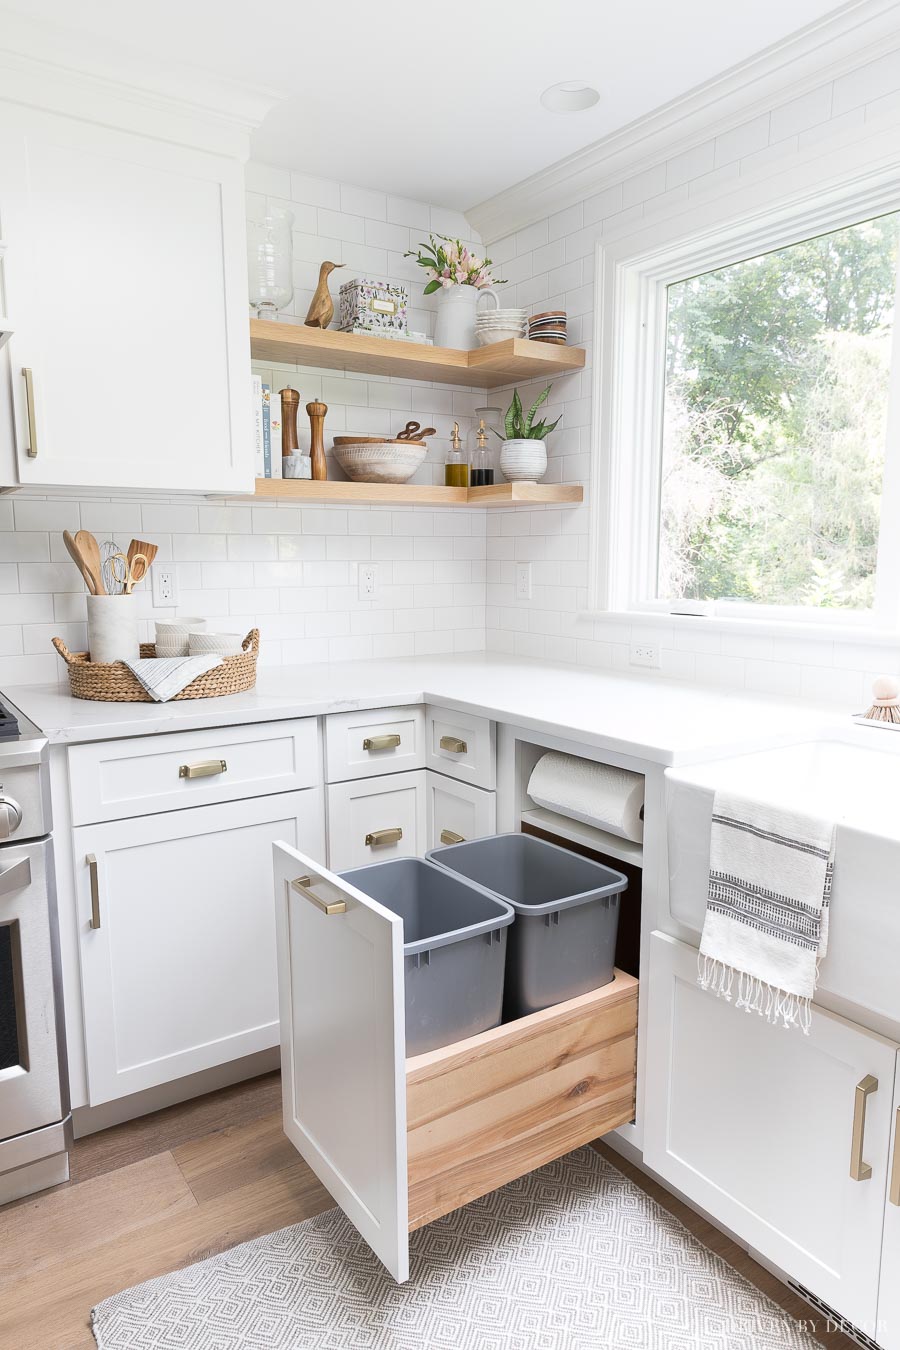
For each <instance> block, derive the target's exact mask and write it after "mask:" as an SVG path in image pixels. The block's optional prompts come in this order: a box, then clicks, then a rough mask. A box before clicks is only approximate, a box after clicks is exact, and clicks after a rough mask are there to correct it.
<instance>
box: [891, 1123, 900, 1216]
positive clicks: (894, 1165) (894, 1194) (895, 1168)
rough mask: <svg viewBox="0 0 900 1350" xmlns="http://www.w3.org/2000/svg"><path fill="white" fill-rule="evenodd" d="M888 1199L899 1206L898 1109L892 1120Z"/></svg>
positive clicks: (899, 1155)
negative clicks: (892, 1140)
mask: <svg viewBox="0 0 900 1350" xmlns="http://www.w3.org/2000/svg"><path fill="white" fill-rule="evenodd" d="M888 1199H889V1200H890V1202H891V1204H892V1205H900V1107H898V1109H897V1116H896V1119H895V1120H894V1152H893V1156H892V1158H891V1189H890V1191H889V1192H888Z"/></svg>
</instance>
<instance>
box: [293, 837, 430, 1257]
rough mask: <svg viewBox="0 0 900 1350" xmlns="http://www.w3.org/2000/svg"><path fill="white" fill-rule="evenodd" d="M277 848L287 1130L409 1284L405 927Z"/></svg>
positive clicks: (312, 862)
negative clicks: (404, 973) (404, 979)
mask: <svg viewBox="0 0 900 1350" xmlns="http://www.w3.org/2000/svg"><path fill="white" fill-rule="evenodd" d="M319 856H320V855H318V854H315V853H314V854H313V856H312V858H310V857H306V856H305V855H304V854H303V853H301V852H299V851H298V850H297V849H294V848H290V847H288V845H286V844H276V845H275V914H276V922H277V925H278V995H279V1004H280V1010H281V1080H282V1099H283V1102H284V1132H285V1134H286V1135H287V1137H288V1139H290V1141H291V1143H292V1144H293V1145H294V1147H295V1148H296V1149H297V1151H298V1152H299V1153H300V1154H301V1156H302V1157H303V1158H304V1159H305V1161H306V1162H307V1163H308V1164H309V1166H310V1167H311V1168H312V1170H313V1171H314V1172H315V1174H316V1176H317V1177H318V1178H319V1180H320V1181H321V1182H322V1184H323V1185H324V1186H326V1187H327V1188H328V1190H329V1191H330V1192H331V1194H332V1195H333V1196H334V1199H335V1201H336V1202H337V1203H338V1204H339V1205H340V1207H341V1209H343V1210H344V1212H345V1214H346V1215H347V1217H348V1218H349V1219H350V1220H351V1222H352V1223H353V1224H354V1225H355V1226H356V1228H357V1229H358V1230H359V1232H360V1233H361V1234H362V1236H363V1237H364V1238H365V1240H366V1242H368V1244H369V1246H370V1247H371V1248H372V1250H373V1251H374V1253H375V1255H376V1256H378V1257H379V1258H380V1260H381V1261H383V1262H384V1264H385V1266H386V1267H387V1269H388V1270H389V1271H390V1273H391V1274H392V1275H393V1277H394V1279H395V1280H398V1281H400V1282H402V1281H403V1280H406V1279H407V1278H408V1276H409V1247H408V1238H407V1227H408V1209H409V1200H408V1191H407V1175H406V1025H405V1015H404V984H403V978H404V977H403V920H402V919H401V918H400V917H399V916H398V915H396V914H392V913H391V911H390V910H387V909H384V908H383V907H382V906H381V905H379V904H378V903H377V902H376V901H375V900H372V899H371V898H370V897H369V896H367V895H364V894H363V892H362V891H359V890H357V888H356V887H355V886H350V885H349V884H348V883H347V882H345V881H342V880H341V879H340V877H337V876H335V874H334V873H333V872H329V871H326V870H325V868H323V867H322V865H321V863H320V862H318V861H317V858H318V857H319Z"/></svg>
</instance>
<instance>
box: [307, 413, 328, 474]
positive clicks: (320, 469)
mask: <svg viewBox="0 0 900 1350" xmlns="http://www.w3.org/2000/svg"><path fill="white" fill-rule="evenodd" d="M306 411H307V412H308V413H309V429H310V442H309V453H310V457H311V459H312V476H313V478H314V479H315V481H316V482H317V483H324V482H325V480H326V479H327V477H328V465H327V464H326V462H325V427H324V424H325V414H326V413H327V412H328V404H327V403H307V405H306Z"/></svg>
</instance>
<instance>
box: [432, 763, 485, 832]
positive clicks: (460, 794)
mask: <svg viewBox="0 0 900 1350" xmlns="http://www.w3.org/2000/svg"><path fill="white" fill-rule="evenodd" d="M425 786H426V791H427V793H428V847H429V848H438V847H439V846H440V845H441V844H459V843H462V841H463V840H464V839H483V838H484V836H485V835H486V834H496V832H497V794H496V793H495V792H485V790H484V788H477V787H469V784H468V783H457V781H456V780H455V779H454V778H446V777H445V776H444V774H442V773H434V772H433V771H432V770H431V769H429V770H427V773H426V780H425Z"/></svg>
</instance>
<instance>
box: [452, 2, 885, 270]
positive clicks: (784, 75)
mask: <svg viewBox="0 0 900 1350" xmlns="http://www.w3.org/2000/svg"><path fill="white" fill-rule="evenodd" d="M898 46H900V20H898V9H897V4H896V0H851V3H849V4H846V5H844V6H843V7H842V8H841V9H839V10H836V11H835V12H834V13H833V14H829V15H826V16H825V17H824V18H822V19H820V20H819V21H818V22H816V23H812V24H809V25H808V26H807V27H806V28H802V29H800V30H799V31H798V32H797V33H793V34H791V35H790V36H789V37H787V38H785V39H784V40H783V41H781V42H778V43H775V44H774V45H772V46H771V47H767V48H766V49H765V50H764V51H762V52H759V53H758V54H757V55H756V56H753V57H751V58H750V59H749V60H747V61H744V62H741V63H740V64H739V65H736V66H733V67H732V68H731V69H730V70H727V71H725V72H724V73H723V74H722V75H718V76H716V77H715V78H714V79H712V80H708V81H707V82H706V83H705V84H702V85H698V86H697V88H696V89H692V90H690V91H689V92H688V93H687V94H683V95H681V96H680V97H679V98H676V99H672V100H671V101H670V102H668V103H665V104H663V105H662V106H661V107H659V108H656V109H654V111H653V112H651V113H648V114H647V115H646V116H644V117H641V118H638V119H637V120H636V121H634V122H631V123H629V124H628V126H625V127H622V128H621V129H620V130H619V131H615V132H613V133H611V134H610V135H609V136H605V137H603V138H602V139H601V140H599V141H595V142H594V143H593V144H592V145H589V146H586V147H585V149H583V150H578V151H576V152H575V153H574V154H571V155H568V156H566V158H565V159H561V160H559V161H557V162H556V163H555V164H551V165H550V166H549V167H548V168H546V169H542V170H541V171H540V172H538V173H535V174H532V175H531V176H530V177H529V178H526V179H523V180H522V182H520V183H516V184H515V185H514V186H512V187H510V188H506V189H505V190H504V191H503V192H499V193H497V194H496V195H495V196H493V197H490V198H488V200H487V201H483V202H479V203H478V205H476V206H473V207H470V208H469V209H468V210H467V211H466V217H467V219H468V220H469V222H470V224H471V225H472V227H473V228H474V229H475V230H477V231H478V232H479V234H480V235H481V237H482V239H483V240H484V242H485V243H487V244H490V243H493V242H494V241H495V240H497V239H502V238H504V237H505V236H506V235H508V234H512V233H513V231H515V230H520V229H522V228H523V227H524V226H526V225H531V224H533V223H534V221H536V220H540V219H542V218H543V217H544V216H547V215H550V214H552V213H553V212H555V211H561V210H564V209H565V208H566V207H568V206H573V205H575V204H576V203H577V202H580V201H583V200H584V199H585V198H586V197H591V196H593V195H594V194H595V193H598V192H602V191H604V189H606V188H609V187H613V186H614V185H615V184H616V183H619V182H621V181H622V179H623V178H628V177H631V176H632V175H633V174H637V173H641V172H642V171H643V170H644V169H646V168H649V167H651V166H652V165H654V164H659V163H660V161H662V160H666V159H669V158H671V156H673V155H676V154H679V153H681V152H682V151H685V150H690V149H691V148H693V146H695V145H699V144H701V143H702V142H703V141H706V140H709V138H710V136H711V135H714V134H721V133H722V132H725V131H728V130H730V129H731V128H732V127H735V126H739V125H740V124H741V123H742V122H745V121H747V120H748V119H750V118H752V117H753V116H755V115H757V114H758V113H760V112H767V111H768V110H769V109H770V108H772V107H774V106H777V104H778V103H779V102H789V101H790V100H791V99H794V98H798V97H799V96H800V95H802V94H804V93H806V92H808V91H809V90H810V89H814V88H815V87H816V86H817V85H820V84H825V83H827V82H828V81H830V80H834V79H837V78H838V77H839V76H840V75H842V74H845V73H847V72H848V71H850V70H852V69H854V68H855V67H856V66H858V65H861V64H864V63H865V62H866V61H871V60H873V59H875V58H876V57H878V56H880V55H883V54H884V53H886V52H888V51H891V50H894V49H896V48H897V47H898Z"/></svg>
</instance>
